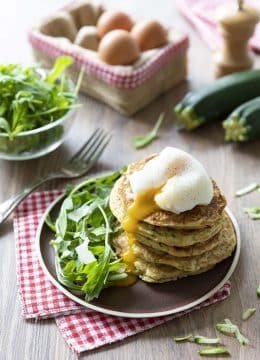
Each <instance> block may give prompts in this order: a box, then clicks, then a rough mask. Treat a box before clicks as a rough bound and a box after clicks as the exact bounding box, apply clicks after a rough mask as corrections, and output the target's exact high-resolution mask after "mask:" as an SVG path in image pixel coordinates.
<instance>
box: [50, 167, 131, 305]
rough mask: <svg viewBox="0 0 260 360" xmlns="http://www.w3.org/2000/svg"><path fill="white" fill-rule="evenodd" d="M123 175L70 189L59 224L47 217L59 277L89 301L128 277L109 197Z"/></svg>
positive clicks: (93, 180) (114, 175) (113, 175)
mask: <svg viewBox="0 0 260 360" xmlns="http://www.w3.org/2000/svg"><path fill="white" fill-rule="evenodd" d="M120 176H121V173H120V172H116V173H113V174H111V175H107V176H103V177H100V178H97V179H88V180H86V181H84V182H83V183H81V184H79V185H77V186H76V187H74V188H72V189H70V190H69V191H68V193H67V196H66V198H65V199H64V201H63V203H62V205H61V208H60V211H59V215H58V217H57V219H56V222H55V223H52V221H51V219H50V217H49V216H47V218H46V223H47V225H48V226H49V227H50V228H51V230H52V231H53V232H54V233H55V239H54V240H53V241H51V244H52V246H53V247H54V250H55V266H56V273H57V276H58V280H59V281H60V282H61V283H62V284H63V285H64V286H66V287H67V288H68V289H69V290H71V291H72V292H76V293H80V294H82V295H84V296H85V300H86V301H91V300H93V299H94V298H97V297H98V296H99V295H100V293H101V291H102V290H103V289H104V288H107V287H109V286H113V285H114V284H115V282H116V281H118V280H121V279H124V278H126V277H127V273H126V272H125V270H126V265H125V264H124V263H123V262H122V261H121V259H120V258H118V256H117V255H116V254H115V252H114V250H113V248H112V246H111V239H112V238H113V236H115V235H116V234H117V233H118V232H119V231H121V230H120V226H119V223H118V222H117V220H116V218H115V217H114V215H113V214H112V212H111V210H110V207H109V196H110V192H111V190H112V188H113V186H114V184H115V182H116V180H117V179H118V178H119V177H120Z"/></svg>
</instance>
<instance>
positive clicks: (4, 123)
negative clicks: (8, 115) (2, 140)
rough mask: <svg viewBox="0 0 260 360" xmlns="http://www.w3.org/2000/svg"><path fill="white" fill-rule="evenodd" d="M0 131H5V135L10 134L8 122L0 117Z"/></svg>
mask: <svg viewBox="0 0 260 360" xmlns="http://www.w3.org/2000/svg"><path fill="white" fill-rule="evenodd" d="M0 129H2V130H5V131H6V132H7V134H10V132H11V130H10V125H9V123H8V121H7V120H6V119H5V118H3V117H0Z"/></svg>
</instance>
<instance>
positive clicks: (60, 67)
mask: <svg viewBox="0 0 260 360" xmlns="http://www.w3.org/2000/svg"><path fill="white" fill-rule="evenodd" d="M72 63H73V60H72V58H70V57H68V56H63V57H60V58H57V59H56V61H55V63H54V66H53V69H52V70H50V71H49V72H47V73H42V72H41V71H40V70H39V69H38V68H37V67H35V66H29V67H23V66H21V65H16V64H10V65H0V135H1V133H3V134H7V135H8V136H9V139H10V140H13V139H14V138H15V137H16V136H17V135H18V134H19V133H21V132H24V131H29V130H34V129H37V128H40V127H42V126H44V125H47V124H50V123H52V122H54V121H55V120H57V119H59V118H61V117H63V116H64V115H65V114H66V113H67V112H68V111H69V110H70V109H71V108H73V107H75V106H76V102H77V90H78V89H77V87H76V89H75V90H71V86H70V83H69V81H68V79H67V78H66V76H65V73H64V72H65V70H66V69H67V68H68V67H69V66H70V65H71V64H72ZM57 80H58V81H57Z"/></svg>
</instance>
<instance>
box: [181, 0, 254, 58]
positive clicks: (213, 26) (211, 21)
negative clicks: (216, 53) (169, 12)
mask: <svg viewBox="0 0 260 360" xmlns="http://www.w3.org/2000/svg"><path fill="white" fill-rule="evenodd" d="M227 3H233V4H234V3H236V0H177V5H178V7H179V9H180V11H181V13H182V14H183V15H184V16H185V17H186V19H187V20H188V21H189V22H190V23H191V24H192V25H193V26H194V27H195V28H196V29H197V30H198V32H199V34H200V36H201V38H202V39H203V40H204V41H205V43H206V44H207V46H208V47H209V48H210V49H212V50H216V49H217V48H219V47H220V45H221V37H220V34H219V33H218V30H217V22H216V14H217V10H218V8H219V7H221V6H223V5H224V4H227ZM246 3H247V4H249V5H251V6H253V7H255V8H258V9H259V10H260V2H259V0H248V1H246ZM249 45H250V47H251V48H252V50H254V51H255V52H260V24H259V25H258V26H257V27H256V30H255V33H254V36H253V37H252V38H251V40H250V42H249Z"/></svg>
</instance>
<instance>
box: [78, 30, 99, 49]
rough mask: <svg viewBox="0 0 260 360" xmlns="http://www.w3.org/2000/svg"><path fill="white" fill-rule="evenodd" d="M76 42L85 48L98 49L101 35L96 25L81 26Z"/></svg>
mask: <svg viewBox="0 0 260 360" xmlns="http://www.w3.org/2000/svg"><path fill="white" fill-rule="evenodd" d="M74 43H75V44H76V45H79V46H81V47H83V48H85V49H90V50H94V51H97V49H98V44H99V37H98V34H97V28H96V26H83V27H82V28H80V30H79V32H78V33H77V36H76V38H75V41H74Z"/></svg>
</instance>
